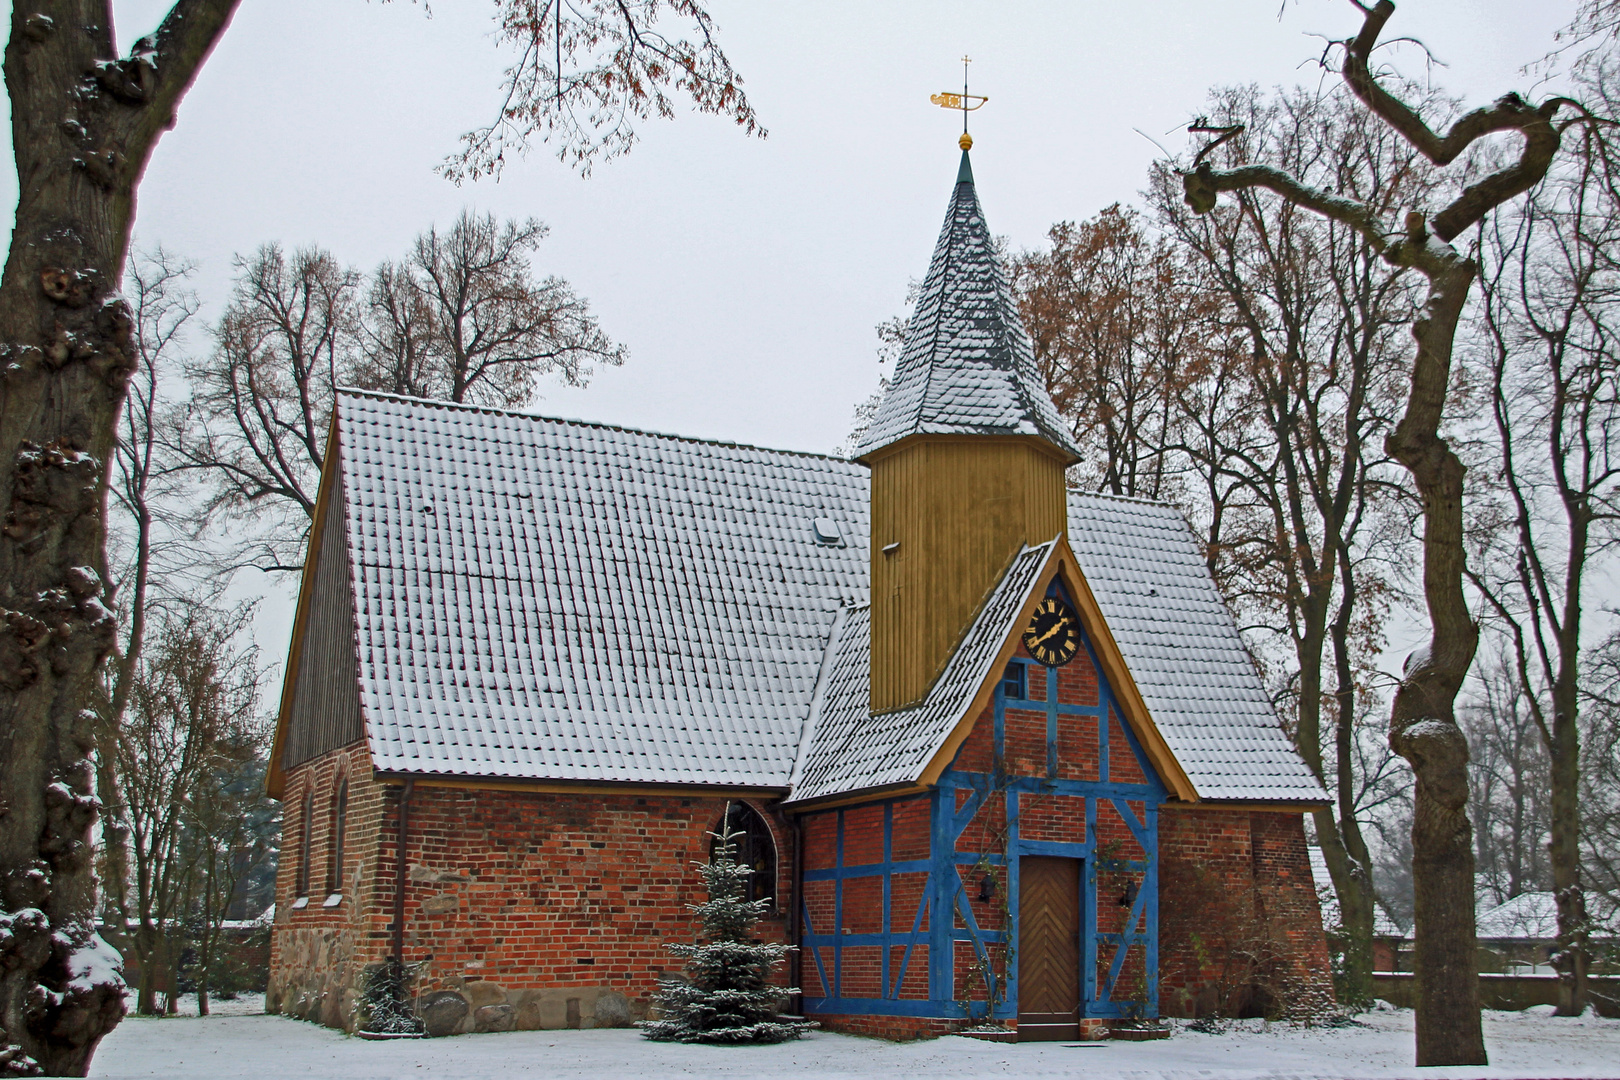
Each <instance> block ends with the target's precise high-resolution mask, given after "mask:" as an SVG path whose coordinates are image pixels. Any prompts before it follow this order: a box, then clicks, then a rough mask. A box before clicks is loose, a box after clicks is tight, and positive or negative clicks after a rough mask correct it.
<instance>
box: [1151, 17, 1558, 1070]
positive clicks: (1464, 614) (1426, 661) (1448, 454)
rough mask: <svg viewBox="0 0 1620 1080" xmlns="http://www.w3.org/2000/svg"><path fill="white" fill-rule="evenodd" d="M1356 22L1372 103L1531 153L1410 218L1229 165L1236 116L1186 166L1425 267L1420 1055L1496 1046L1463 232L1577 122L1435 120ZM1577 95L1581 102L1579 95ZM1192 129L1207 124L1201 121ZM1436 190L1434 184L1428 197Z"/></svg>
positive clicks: (1421, 334)
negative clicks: (1216, 155) (1473, 744)
mask: <svg viewBox="0 0 1620 1080" xmlns="http://www.w3.org/2000/svg"><path fill="white" fill-rule="evenodd" d="M1355 3H1356V6H1357V8H1358V9H1359V10H1360V11H1361V13H1362V16H1363V20H1362V26H1361V30H1360V31H1359V32H1358V33H1357V34H1356V36H1355V37H1353V38H1351V39H1349V40H1347V41H1344V42H1342V43H1340V44H1339V46H1338V49H1339V55H1340V56H1341V58H1342V63H1341V66H1340V73H1341V74H1342V76H1343V78H1344V82H1345V85H1346V86H1347V87H1348V88H1349V89H1350V90H1351V92H1352V93H1354V94H1355V95H1356V97H1357V98H1359V99H1360V100H1361V101H1362V102H1363V103H1364V104H1365V105H1366V106H1367V108H1368V109H1369V110H1371V112H1372V113H1373V114H1374V115H1375V116H1377V117H1378V118H1379V119H1380V120H1382V121H1383V122H1384V123H1385V124H1387V125H1389V127H1390V128H1392V129H1393V130H1394V131H1396V132H1398V133H1399V134H1400V136H1401V137H1402V138H1403V139H1405V140H1406V141H1407V142H1408V143H1410V144H1411V145H1412V146H1413V147H1414V148H1415V149H1417V150H1418V151H1419V152H1420V153H1421V154H1422V155H1423V156H1424V157H1425V158H1427V159H1428V160H1429V161H1430V162H1432V163H1433V164H1434V165H1436V166H1440V167H1445V166H1449V165H1452V164H1453V163H1455V162H1457V161H1458V159H1459V158H1461V157H1462V156H1463V155H1464V154H1465V153H1466V152H1468V151H1470V150H1472V149H1474V148H1475V147H1476V144H1479V143H1480V142H1481V140H1483V139H1486V138H1488V137H1489V136H1491V135H1493V134H1496V133H1499V132H1512V133H1515V134H1517V135H1519V136H1520V137H1521V140H1522V145H1521V147H1520V150H1519V153H1518V154H1517V156H1514V157H1511V158H1509V159H1508V160H1506V161H1504V162H1503V163H1501V164H1499V165H1497V166H1494V167H1491V166H1487V167H1486V168H1485V170H1484V173H1483V175H1481V176H1479V177H1478V178H1477V179H1474V178H1472V177H1470V178H1469V179H1470V180H1471V181H1472V182H1469V183H1467V184H1466V186H1463V187H1462V188H1461V190H1460V191H1456V190H1453V191H1450V192H1448V193H1447V194H1446V195H1444V196H1442V197H1441V198H1439V199H1436V200H1434V205H1433V208H1432V210H1427V209H1422V208H1419V207H1413V208H1411V209H1409V210H1408V211H1407V212H1406V214H1405V217H1404V221H1401V220H1395V218H1396V215H1395V214H1392V213H1389V212H1387V211H1386V210H1384V209H1383V208H1381V207H1379V206H1377V205H1376V204H1370V203H1367V202H1365V201H1363V200H1361V199H1359V198H1356V197H1355V196H1353V195H1349V194H1346V193H1343V192H1340V191H1338V190H1336V189H1334V188H1331V187H1322V186H1316V185H1313V184H1311V183H1310V182H1309V181H1307V180H1302V179H1301V178H1299V177H1296V176H1294V175H1293V174H1291V173H1290V172H1288V171H1286V170H1284V169H1279V168H1276V167H1275V166H1271V165H1266V164H1237V165H1236V166H1235V167H1233V168H1228V169H1219V170H1217V169H1216V168H1215V167H1214V166H1213V164H1212V163H1211V162H1210V161H1209V157H1210V153H1211V152H1212V151H1213V150H1214V149H1215V148H1216V147H1217V146H1218V145H1220V143H1221V142H1222V141H1224V140H1226V139H1227V138H1228V137H1229V136H1231V135H1233V134H1235V132H1232V131H1224V132H1221V133H1220V137H1219V138H1217V139H1216V140H1214V141H1213V142H1211V143H1210V144H1209V145H1208V146H1206V147H1204V149H1203V150H1201V151H1200V152H1199V154H1198V155H1197V157H1196V158H1195V159H1194V161H1193V163H1192V167H1191V168H1190V169H1188V170H1187V171H1186V172H1185V173H1184V174H1183V187H1184V193H1185V197H1186V199H1187V203H1188V205H1189V206H1191V207H1192V208H1193V210H1194V211H1195V212H1198V213H1208V212H1209V211H1211V210H1213V209H1214V208H1215V205H1216V202H1217V198H1218V196H1219V194H1220V193H1221V192H1223V191H1224V192H1234V191H1242V190H1247V189H1250V188H1256V187H1262V188H1267V189H1270V190H1271V191H1273V192H1275V193H1276V194H1278V195H1280V196H1282V197H1283V198H1284V199H1286V200H1288V201H1289V202H1292V203H1294V204H1296V205H1298V206H1301V207H1304V208H1306V209H1308V210H1311V211H1313V212H1315V213H1318V214H1320V215H1322V216H1324V217H1327V218H1330V219H1332V220H1334V221H1338V222H1340V223H1341V224H1343V225H1345V226H1348V227H1349V228H1351V229H1353V230H1354V231H1356V232H1357V233H1359V234H1360V236H1361V237H1362V239H1363V240H1364V241H1365V243H1366V244H1368V245H1369V246H1370V247H1371V248H1372V249H1373V251H1374V252H1376V253H1377V254H1378V255H1379V256H1381V257H1382V258H1383V259H1385V260H1386V261H1387V262H1389V263H1390V264H1391V265H1395V266H1403V267H1408V268H1410V269H1413V270H1416V271H1417V272H1418V273H1419V274H1421V275H1422V276H1423V278H1424V279H1425V281H1426V283H1427V295H1426V297H1425V301H1424V303H1423V305H1422V308H1421V312H1420V314H1419V316H1418V317H1417V318H1415V319H1414V320H1413V323H1412V334H1413V337H1414V339H1415V341H1416V345H1417V351H1416V355H1415V356H1414V358H1413V361H1412V367H1411V373H1412V374H1411V387H1410V392H1409V394H1408V397H1407V401H1406V404H1405V411H1404V413H1403V414H1402V416H1401V418H1400V420H1399V421H1398V423H1397V424H1396V426H1395V428H1394V429H1393V430H1392V431H1391V432H1390V433H1389V434H1388V435H1387V436H1386V438H1385V449H1386V451H1387V452H1388V453H1389V455H1390V456H1391V457H1393V458H1394V459H1395V460H1397V461H1399V462H1400V463H1401V465H1402V466H1404V467H1405V469H1406V471H1407V473H1408V474H1409V475H1410V477H1411V480H1412V483H1413V484H1414V486H1415V488H1416V490H1417V494H1418V497H1419V499H1420V500H1421V503H1422V508H1423V592H1424V600H1425V606H1426V608H1427V611H1428V617H1429V629H1430V639H1429V643H1428V645H1427V646H1425V647H1423V648H1421V649H1419V650H1418V651H1416V652H1415V653H1413V654H1412V656H1411V657H1410V658H1409V659H1408V661H1407V664H1406V670H1405V672H1404V675H1403V679H1402V682H1401V684H1400V686H1399V688H1398V689H1397V690H1396V692H1395V696H1394V701H1393V703H1392V705H1391V709H1390V741H1391V745H1392V746H1393V747H1394V748H1395V750H1396V751H1397V752H1398V753H1400V754H1401V756H1403V757H1405V758H1406V759H1407V760H1408V761H1409V762H1410V763H1411V764H1412V769H1413V772H1414V773H1415V775H1416V779H1417V788H1416V800H1415V804H1414V813H1413V824H1412V830H1413V832H1412V836H1413V859H1414V879H1415V886H1416V897H1415V913H1416V932H1415V961H1416V968H1417V982H1418V998H1417V1059H1416V1060H1417V1064H1418V1065H1420V1066H1424V1065H1466V1064H1481V1063H1484V1061H1485V1060H1486V1055H1485V1042H1484V1038H1483V1035H1482V1033H1481V1028H1480V1017H1479V988H1478V980H1477V979H1476V978H1475V972H1474V948H1475V944H1474V918H1473V911H1474V909H1473V887H1474V882H1473V871H1474V866H1473V862H1474V859H1473V846H1472V839H1471V826H1470V824H1469V820H1468V745H1467V740H1466V739H1465V738H1464V737H1463V734H1462V732H1461V731H1460V730H1459V728H1458V726H1457V722H1456V716H1455V705H1456V698H1457V692H1458V690H1459V688H1460V687H1461V686H1462V682H1463V679H1464V677H1465V676H1466V674H1467V672H1468V667H1469V664H1470V663H1471V662H1472V661H1473V657H1474V651H1475V648H1476V647H1477V645H1478V641H1479V628H1478V626H1477V625H1476V624H1475V622H1474V619H1473V616H1472V613H1471V612H1470V610H1469V607H1468V602H1467V598H1466V597H1465V595H1464V592H1463V574H1464V564H1465V548H1464V538H1463V471H1464V470H1463V465H1462V462H1461V461H1460V460H1459V459H1458V457H1457V454H1456V453H1455V451H1454V450H1453V449H1452V448H1451V446H1450V445H1449V444H1448V442H1447V441H1446V439H1444V438H1443V437H1442V436H1441V434H1440V427H1441V424H1442V420H1443V418H1444V412H1445V404H1446V395H1447V390H1448V387H1449V384H1450V380H1451V364H1452V352H1453V348H1454V345H1455V340H1456V333H1457V322H1458V319H1459V317H1460V316H1461V314H1462V311H1463V308H1464V306H1465V305H1466V303H1467V301H1468V295H1469V291H1470V289H1471V287H1472V285H1473V282H1474V278H1475V276H1476V267H1475V264H1474V262H1473V261H1472V260H1470V259H1469V258H1468V257H1467V256H1466V255H1465V254H1464V253H1463V252H1461V251H1458V250H1457V248H1456V247H1455V246H1453V245H1452V243H1451V241H1452V240H1454V239H1456V238H1457V237H1458V236H1460V235H1462V234H1464V233H1465V232H1467V231H1468V230H1469V229H1471V228H1473V227H1474V226H1475V225H1477V224H1478V223H1479V222H1480V221H1481V220H1482V219H1483V218H1484V217H1485V215H1486V214H1488V213H1490V212H1491V211H1492V210H1494V209H1495V208H1497V207H1498V206H1501V205H1503V204H1505V203H1507V202H1510V201H1511V200H1513V199H1515V198H1517V197H1518V196H1520V195H1522V194H1524V193H1525V192H1526V191H1528V190H1530V189H1531V188H1532V187H1534V186H1535V185H1536V184H1537V183H1538V182H1539V181H1540V180H1541V178H1542V177H1543V176H1545V175H1546V173H1547V169H1548V167H1549V166H1550V165H1551V163H1552V159H1553V156H1554V155H1555V154H1556V152H1557V150H1558V146H1559V142H1560V139H1561V136H1562V133H1563V131H1564V130H1565V128H1566V127H1567V126H1568V124H1569V123H1571V122H1572V121H1565V122H1559V121H1558V120H1557V119H1556V118H1557V116H1558V113H1559V112H1560V110H1562V109H1564V108H1566V107H1568V106H1570V105H1571V104H1572V103H1571V102H1570V101H1569V100H1568V99H1565V98H1561V97H1555V98H1551V99H1549V100H1547V101H1546V102H1543V103H1541V104H1539V105H1532V104H1530V103H1528V102H1526V101H1525V100H1524V99H1523V98H1522V97H1520V96H1519V95H1517V94H1508V95H1505V96H1504V97H1502V98H1500V99H1498V100H1497V101H1496V102H1495V103H1493V104H1492V105H1489V106H1486V107H1483V108H1479V109H1475V110H1472V111H1470V112H1468V113H1465V114H1464V115H1462V116H1460V117H1458V118H1457V119H1456V120H1455V121H1454V122H1453V123H1452V124H1451V125H1450V127H1449V128H1448V129H1447V130H1446V131H1445V132H1444V133H1439V132H1436V131H1435V130H1434V129H1433V128H1431V127H1430V125H1429V123H1428V122H1427V121H1426V120H1425V119H1424V118H1423V116H1422V115H1421V114H1420V112H1419V111H1417V110H1416V109H1414V108H1413V107H1412V106H1410V105H1408V104H1407V103H1406V102H1404V101H1402V100H1401V99H1400V98H1399V97H1397V96H1395V95H1394V94H1391V93H1390V92H1389V91H1388V90H1386V89H1385V88H1384V87H1383V85H1382V84H1381V83H1380V82H1379V80H1378V78H1377V77H1376V75H1375V74H1374V71H1373V68H1372V66H1371V62H1370V61H1371V55H1372V52H1373V50H1374V48H1375V47H1376V46H1377V45H1378V40H1379V38H1380V37H1381V36H1382V34H1383V31H1384V28H1385V26H1386V25H1387V23H1388V21H1389V18H1390V16H1391V15H1393V14H1394V12H1395V5H1394V4H1393V3H1392V2H1391V0H1378V3H1376V4H1375V5H1370V6H1368V5H1363V4H1361V3H1360V0H1355ZM1577 111H1579V110H1577ZM1193 127H1194V130H1209V125H1203V124H1195V125H1194V126H1193ZM1424 202H1425V203H1429V200H1424Z"/></svg>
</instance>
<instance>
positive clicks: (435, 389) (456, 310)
mask: <svg viewBox="0 0 1620 1080" xmlns="http://www.w3.org/2000/svg"><path fill="white" fill-rule="evenodd" d="M545 235H546V227H545V226H544V225H542V224H541V223H540V222H538V221H535V220H534V219H532V218H531V219H529V220H527V221H521V222H519V221H507V222H504V223H498V222H497V221H496V220H495V217H494V215H492V214H477V213H474V212H473V211H471V210H463V211H462V212H461V216H460V217H458V218H457V219H456V222H455V224H454V225H452V226H451V227H450V229H449V231H447V232H444V233H440V232H439V231H438V230H437V229H429V230H428V231H427V232H425V233H423V234H422V235H421V236H419V237H417V239H416V243H415V245H414V246H413V247H412V250H411V253H410V255H409V256H408V257H407V258H406V259H405V260H404V261H403V262H401V263H397V264H388V263H385V264H384V265H383V266H381V267H379V268H378V270H377V273H376V274H375V275H373V278H372V285H371V289H370V292H369V296H368V301H369V302H368V304H367V306H366V314H367V316H368V319H367V323H368V329H367V331H366V332H365V334H364V340H365V343H366V349H365V352H366V357H365V361H364V362H363V364H362V366H361V367H360V368H359V369H358V370H357V374H356V380H357V381H358V382H359V383H360V384H361V385H366V386H369V387H373V388H377V389H392V390H396V392H399V393H405V394H410V395H412V396H415V397H428V398H440V399H443V400H448V401H456V402H476V403H479V404H486V405H499V406H506V407H513V406H520V405H526V404H528V403H530V402H531V401H533V400H534V397H535V393H536V389H537V386H536V383H537V380H538V379H540V378H541V377H542V376H545V375H555V376H557V377H559V378H560V379H561V380H562V381H563V382H564V383H566V384H567V385H570V386H580V385H583V384H584V383H585V382H586V381H587V380H588V379H589V378H590V375H591V371H592V366H593V365H594V364H614V365H617V364H622V363H623V362H624V359H625V356H626V350H625V348H624V346H622V345H617V344H615V343H614V342H613V341H612V340H611V339H609V338H608V336H607V335H606V334H604V333H603V332H602V329H601V327H600V326H599V325H598V324H597V322H596V319H595V318H594V317H593V316H592V315H591V314H590V307H589V305H588V304H587V303H586V301H585V300H584V299H582V298H581V297H579V296H578V295H577V294H576V293H575V292H574V290H573V287H572V286H570V285H569V284H568V282H566V281H564V280H563V279H562V278H559V277H555V276H551V277H546V278H543V279H540V280H536V279H535V277H534V273H533V270H532V269H531V267H530V265H529V253H530V252H532V251H534V250H535V249H536V248H537V247H538V246H539V244H540V241H541V240H542V239H544V237H545Z"/></svg>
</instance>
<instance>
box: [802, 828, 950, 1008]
mask: <svg viewBox="0 0 1620 1080" xmlns="http://www.w3.org/2000/svg"><path fill="white" fill-rule="evenodd" d="M890 805H891V807H892V809H891V810H890V813H891V814H892V815H893V826H892V831H891V840H890V845H891V857H892V858H893V859H894V860H895V861H896V862H899V861H902V860H913V859H926V858H928V851H929V810H928V806H929V800H928V799H927V798H926V797H924V798H915V799H904V800H901V801H899V802H895V803H892V804H890ZM883 813H884V810H883V805H882V804H871V805H867V806H856V807H850V808H848V809H846V810H844V811H843V817H844V865H845V866H846V867H850V866H868V865H877V864H881V863H882V862H883ZM838 818H839V811H837V810H828V811H822V812H819V813H812V814H806V815H804V818H803V828H804V868H805V869H806V870H829V869H832V868H833V867H834V866H836V865H837V855H838ZM927 885H928V875H927V873H905V874H894V875H892V876H891V877H890V883H889V919H890V928H891V929H892V930H894V931H896V932H908V931H910V930H911V928H912V926H913V925H915V924H916V919H917V908H918V905H919V904H920V903H921V901H922V896H923V892H924V890H925V889H926V888H927ZM836 899H837V892H836V889H835V886H834V883H833V882H831V881H806V882H805V883H804V901H805V906H806V908H807V909H808V912H809V923H810V927H811V928H812V929H813V930H814V931H815V932H816V933H822V934H826V933H833V932H834V923H833V914H834V907H835V903H836ZM843 914H844V922H843V926H844V928H846V929H847V930H848V931H849V932H850V933H854V934H875V933H880V932H881V931H882V929H883V879H882V878H881V877H879V876H875V875H874V876H872V877H857V878H850V879H846V880H845V881H844V899H843ZM927 930H928V916H927V915H924V917H923V920H922V925H921V926H920V927H919V932H926V931H927ZM904 953H905V950H904V948H895V949H891V951H890V957H889V964H890V967H889V978H890V979H891V980H892V979H894V978H896V977H897V976H898V975H899V973H900V963H901V959H902V956H903V955H904ZM820 954H821V968H822V969H824V970H825V971H826V973H827V982H828V983H829V984H830V983H831V982H832V981H833V977H834V976H833V963H834V960H833V950H832V949H831V948H830V947H822V948H821V949H820ZM843 954H844V955H843V967H842V973H841V978H840V980H839V986H840V991H841V994H842V996H843V997H852V998H878V997H883V996H884V993H883V979H882V972H883V954H882V947H881V946H877V945H862V946H846V947H845V948H844V949H843ZM801 978H802V981H801V982H800V984H799V985H800V986H801V987H803V989H804V992H805V993H806V994H808V995H810V996H811V997H825V996H827V995H829V994H831V993H832V987H831V986H830V985H824V984H823V983H822V981H821V975H820V970H818V968H817V966H816V962H815V959H814V957H813V956H812V955H811V954H810V953H809V952H807V953H806V955H805V957H804V961H803V975H802V977H801ZM900 997H902V998H908V999H912V1000H927V998H928V946H927V945H921V944H919V945H917V946H915V947H914V948H913V949H912V951H911V959H910V961H909V962H908V963H907V967H906V979H905V983H904V985H903V986H901V988H900ZM818 1019H821V1018H820V1017H818ZM827 1022H828V1023H833V1021H831V1020H828V1021H827ZM840 1030H853V1029H847V1028H840ZM860 1033H861V1034H880V1032H877V1031H875V1030H874V1031H867V1030H865V1029H864V1028H862V1029H861V1031H860Z"/></svg>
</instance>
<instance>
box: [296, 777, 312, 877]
mask: <svg viewBox="0 0 1620 1080" xmlns="http://www.w3.org/2000/svg"><path fill="white" fill-rule="evenodd" d="M314 827H315V789H314V788H313V787H312V788H310V790H308V791H306V792H305V793H304V815H303V821H302V824H301V825H300V826H299V830H298V846H299V851H298V895H299V896H308V895H309V860H310V855H311V852H312V850H313V849H314V846H315V844H314V837H312V836H311V835H310V831H311V830H312V829H313V828H314Z"/></svg>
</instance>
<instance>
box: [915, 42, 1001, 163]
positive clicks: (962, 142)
mask: <svg viewBox="0 0 1620 1080" xmlns="http://www.w3.org/2000/svg"><path fill="white" fill-rule="evenodd" d="M972 62H973V61H972V60H971V59H969V58H968V57H966V56H964V57H962V92H961V93H960V94H955V93H952V92H951V91H949V90H946V91H944V92H942V93H938V94H933V95H930V96H929V98H928V100H929V101H932V102H933V103H934V104H935V105H938V106H939V107H940V108H942V109H961V110H962V137H961V138H960V139H957V140H956V143H957V145H958V146H960V147H961V148H962V149H964V150H971V149H972V148H973V136H971V135H969V134H968V117H967V114H968V113H970V112H973V111H974V110H975V109H982V108H984V103H985V102H987V101H989V100H990V99H989V98H987V97H985V96H983V95H982V94H970V93H968V92H967V90H968V77H967V73H968V65H969V64H971V63H972Z"/></svg>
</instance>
